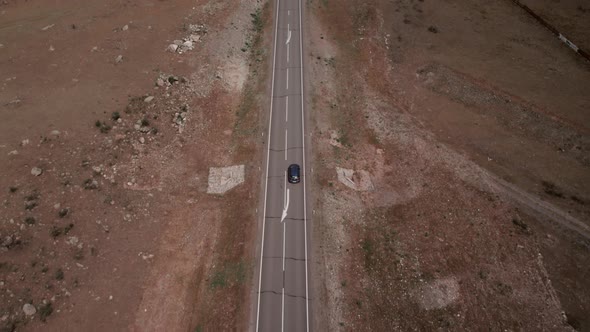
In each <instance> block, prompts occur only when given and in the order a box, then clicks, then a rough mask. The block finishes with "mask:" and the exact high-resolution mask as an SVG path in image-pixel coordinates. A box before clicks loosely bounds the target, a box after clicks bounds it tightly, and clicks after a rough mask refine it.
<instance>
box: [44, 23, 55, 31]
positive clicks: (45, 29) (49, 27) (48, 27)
mask: <svg viewBox="0 0 590 332" xmlns="http://www.w3.org/2000/svg"><path fill="white" fill-rule="evenodd" d="M54 26H55V24H50V25H47V26H45V27H43V28H41V31H47V30H49V29H51V28H53V27H54Z"/></svg>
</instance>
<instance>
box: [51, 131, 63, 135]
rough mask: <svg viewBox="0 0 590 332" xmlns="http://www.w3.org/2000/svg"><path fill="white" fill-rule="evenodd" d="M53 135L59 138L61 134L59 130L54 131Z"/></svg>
mask: <svg viewBox="0 0 590 332" xmlns="http://www.w3.org/2000/svg"><path fill="white" fill-rule="evenodd" d="M51 135H52V136H59V135H61V133H60V132H59V130H52V131H51Z"/></svg>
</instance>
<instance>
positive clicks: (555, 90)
mask: <svg viewBox="0 0 590 332" xmlns="http://www.w3.org/2000/svg"><path fill="white" fill-rule="evenodd" d="M574 3H576V4H574ZM307 4H308V5H307V13H308V16H307V19H308V24H309V26H308V36H309V38H308V45H307V55H308V57H307V58H306V61H307V64H308V67H307V68H308V71H309V75H308V82H309V85H308V87H307V88H308V96H309V100H308V103H309V106H308V109H309V110H310V112H311V117H312V119H311V123H310V125H309V126H308V127H309V128H311V130H312V135H313V143H314V144H313V150H314V151H313V156H314V157H313V174H312V177H313V179H312V181H313V183H314V193H313V194H314V199H315V201H314V219H313V223H314V228H313V232H314V237H313V239H314V242H313V243H314V256H313V257H314V260H315V262H314V265H313V267H314V268H313V271H314V274H315V275H314V278H313V280H316V281H318V282H316V283H315V284H314V292H313V294H315V303H316V306H315V309H314V312H315V316H314V317H315V326H316V329H317V330H321V331H324V330H330V331H335V330H343V331H344V330H353V331H392V330H394V331H408V330H470V331H471V330H481V329H490V330H528V331H540V330H551V331H557V330H565V331H567V330H572V329H576V330H580V331H586V330H589V329H590V321H589V320H588V318H587V312H588V311H589V310H590V302H589V301H590V293H589V290H590V283H589V281H588V278H587V275H588V266H590V255H589V250H590V232H589V230H590V209H589V201H590V192H589V191H588V188H590V172H589V170H588V167H589V166H590V164H589V161H590V159H589V158H590V157H589V153H588V150H589V149H590V145H589V143H590V135H589V133H590V128H589V127H588V123H590V113H589V110H590V107H589V106H590V85H588V84H587V82H589V81H590V64H589V63H588V62H587V61H586V60H584V59H583V58H582V57H580V56H578V55H576V54H575V53H574V52H572V50H570V49H569V48H568V47H567V46H565V45H564V44H562V43H561V42H560V41H559V40H558V39H557V38H556V37H555V36H553V35H552V34H551V32H549V31H548V30H547V29H545V28H544V27H542V26H540V25H539V24H538V23H537V22H536V21H535V20H534V19H532V18H531V17H530V16H529V15H528V14H527V13H526V12H524V11H523V10H522V9H521V8H520V7H518V6H516V5H515V4H514V3H513V2H512V1H499V2H494V3H493V4H492V3H490V2H487V1H475V2H474V1H445V2H436V1H421V0H420V1H418V0H416V1H414V0H396V1H381V0H371V1H357V0H348V1H344V2H342V1H338V2H336V1H330V0H312V1H308V2H307ZM343 4H345V5H343ZM584 6H585V5H584V3H583V2H581V1H578V2H576V1H563V2H559V3H557V2H552V1H539V2H534V4H531V7H534V8H535V10H538V11H539V12H542V13H552V15H547V17H546V19H547V20H548V21H551V19H553V18H554V17H561V21H560V20H555V25H556V26H558V27H563V28H564V29H567V30H568V31H570V33H569V34H570V35H572V37H571V38H572V39H574V40H576V42H577V43H578V44H580V45H588V44H589V43H588V42H589V40H588V38H587V37H588V36H587V35H586V34H585V32H584V31H590V30H588V28H590V26H588V22H590V16H588V15H590V12H588V11H586V10H585V7H584ZM554 7H556V8H554ZM580 8H581V9H580ZM565 18H568V22H567V23H568V24H567V25H564V24H563V23H564V22H565ZM317 303H321V305H317Z"/></svg>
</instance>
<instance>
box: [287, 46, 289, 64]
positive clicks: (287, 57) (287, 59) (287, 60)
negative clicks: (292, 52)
mask: <svg viewBox="0 0 590 332" xmlns="http://www.w3.org/2000/svg"><path fill="white" fill-rule="evenodd" d="M287 63H289V44H287Z"/></svg>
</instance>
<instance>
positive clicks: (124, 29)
mask: <svg viewBox="0 0 590 332" xmlns="http://www.w3.org/2000/svg"><path fill="white" fill-rule="evenodd" d="M121 30H123V31H127V30H129V26H128V25H127V24H125V25H124V26H123V28H121Z"/></svg>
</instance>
